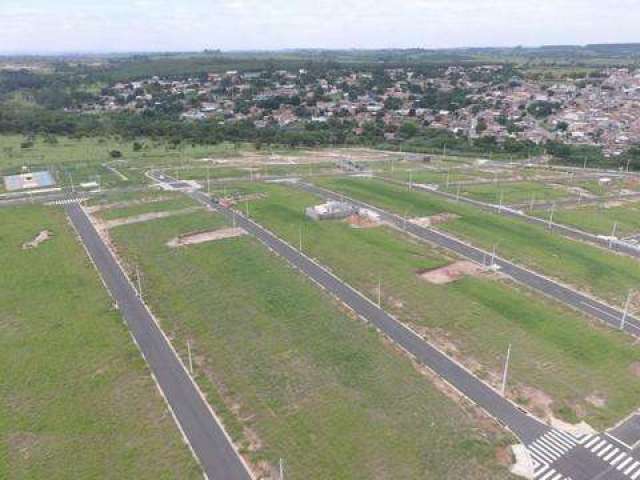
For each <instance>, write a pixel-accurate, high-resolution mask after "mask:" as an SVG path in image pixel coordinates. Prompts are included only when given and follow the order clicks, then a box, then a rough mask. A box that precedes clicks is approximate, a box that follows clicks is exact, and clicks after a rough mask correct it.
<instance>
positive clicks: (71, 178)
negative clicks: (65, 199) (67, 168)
mask: <svg viewBox="0 0 640 480" xmlns="http://www.w3.org/2000/svg"><path fill="white" fill-rule="evenodd" d="M69 181H70V182H71V193H74V192H75V191H76V187H75V186H74V185H73V175H71V172H69Z"/></svg>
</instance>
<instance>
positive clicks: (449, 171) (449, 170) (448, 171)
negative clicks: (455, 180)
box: [446, 168, 451, 188]
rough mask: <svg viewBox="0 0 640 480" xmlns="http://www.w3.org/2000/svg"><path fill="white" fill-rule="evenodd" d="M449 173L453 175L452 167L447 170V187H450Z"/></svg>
mask: <svg viewBox="0 0 640 480" xmlns="http://www.w3.org/2000/svg"><path fill="white" fill-rule="evenodd" d="M449 175H451V169H450V168H449V169H448V170H447V183H446V187H447V188H449Z"/></svg>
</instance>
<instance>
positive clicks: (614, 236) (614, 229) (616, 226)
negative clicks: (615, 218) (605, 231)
mask: <svg viewBox="0 0 640 480" xmlns="http://www.w3.org/2000/svg"><path fill="white" fill-rule="evenodd" d="M617 229H618V222H615V223H614V224H613V230H612V231H611V237H610V238H609V248H611V247H613V240H614V239H615V238H616V230H617Z"/></svg>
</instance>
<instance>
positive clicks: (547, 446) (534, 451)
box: [527, 430, 583, 480]
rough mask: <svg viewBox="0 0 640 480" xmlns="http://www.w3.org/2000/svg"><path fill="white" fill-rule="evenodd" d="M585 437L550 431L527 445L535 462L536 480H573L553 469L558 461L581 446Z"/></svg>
mask: <svg viewBox="0 0 640 480" xmlns="http://www.w3.org/2000/svg"><path fill="white" fill-rule="evenodd" d="M582 440H583V437H582V436H580V437H574V436H573V435H569V434H568V433H564V432H561V431H559V430H550V431H549V432H547V433H546V434H544V435H543V436H541V437H540V438H538V439H537V440H536V441H535V442H533V443H530V444H529V445H527V448H528V449H529V453H530V454H531V459H532V460H533V471H534V478H535V479H536V480H571V478H569V477H565V476H564V475H563V474H561V473H559V472H558V471H556V470H555V469H553V468H552V467H551V465H553V463H554V462H556V460H558V459H559V458H561V457H563V456H564V455H566V454H567V453H568V452H570V451H571V450H573V449H574V448H575V447H576V446H578V445H579V444H580V442H581V441H582Z"/></svg>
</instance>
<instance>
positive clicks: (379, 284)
mask: <svg viewBox="0 0 640 480" xmlns="http://www.w3.org/2000/svg"><path fill="white" fill-rule="evenodd" d="M378 308H382V278H378Z"/></svg>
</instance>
